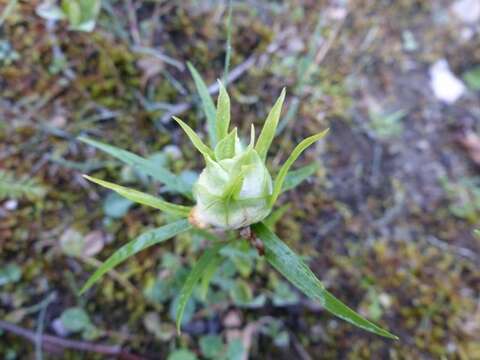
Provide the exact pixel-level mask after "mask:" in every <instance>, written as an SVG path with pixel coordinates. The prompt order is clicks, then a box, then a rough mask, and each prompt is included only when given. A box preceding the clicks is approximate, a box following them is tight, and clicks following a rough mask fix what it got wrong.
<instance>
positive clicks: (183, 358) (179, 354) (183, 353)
mask: <svg viewBox="0 0 480 360" xmlns="http://www.w3.org/2000/svg"><path fill="white" fill-rule="evenodd" d="M197 359H198V358H197V355H195V354H194V353H192V352H191V351H190V350H187V349H180V350H175V351H174V352H171V353H170V354H169V355H168V358H167V360H197Z"/></svg>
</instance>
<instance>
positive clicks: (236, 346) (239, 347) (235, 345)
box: [227, 338, 246, 360]
mask: <svg viewBox="0 0 480 360" xmlns="http://www.w3.org/2000/svg"><path fill="white" fill-rule="evenodd" d="M245 351H246V350H245V348H244V346H243V343H242V340H241V339H238V338H236V339H233V340H231V341H230V342H229V343H228V347H227V360H242V359H244V353H245Z"/></svg>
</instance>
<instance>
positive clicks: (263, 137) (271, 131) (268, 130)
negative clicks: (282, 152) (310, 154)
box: [255, 88, 285, 161]
mask: <svg viewBox="0 0 480 360" xmlns="http://www.w3.org/2000/svg"><path fill="white" fill-rule="evenodd" d="M284 100H285V88H283V90H282V93H281V94H280V96H279V97H278V99H277V101H276V102H275V105H273V108H272V110H270V112H269V113H268V116H267V120H265V124H263V129H262V132H261V133H260V136H259V137H258V141H257V145H255V150H257V153H258V155H260V158H261V159H262V160H263V161H265V159H266V157H267V152H268V149H269V148H270V145H271V144H272V140H273V138H274V136H275V132H276V131H277V125H278V120H279V119H280V113H281V112H282V105H283V101H284Z"/></svg>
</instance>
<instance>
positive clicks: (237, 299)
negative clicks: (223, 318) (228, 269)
mask: <svg viewBox="0 0 480 360" xmlns="http://www.w3.org/2000/svg"><path fill="white" fill-rule="evenodd" d="M230 297H231V298H232V300H233V302H234V303H235V304H236V305H240V306H241V305H246V304H248V303H250V302H251V301H252V300H253V292H252V288H251V287H250V285H249V284H248V283H247V282H246V281H245V280H241V279H237V280H236V281H235V285H234V286H233V287H232V289H230Z"/></svg>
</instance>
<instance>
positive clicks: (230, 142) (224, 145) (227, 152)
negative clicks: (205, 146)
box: [215, 128, 237, 161]
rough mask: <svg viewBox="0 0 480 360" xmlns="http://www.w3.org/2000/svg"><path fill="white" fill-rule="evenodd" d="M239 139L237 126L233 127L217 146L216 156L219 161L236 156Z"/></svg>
mask: <svg viewBox="0 0 480 360" xmlns="http://www.w3.org/2000/svg"><path fill="white" fill-rule="evenodd" d="M236 141H237V128H235V129H233V130H232V131H231V132H230V134H228V135H227V136H226V137H224V138H223V139H222V140H220V141H219V142H218V144H217V146H215V158H216V159H217V161H220V160H223V159H230V158H232V157H234V156H235V143H236Z"/></svg>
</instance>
